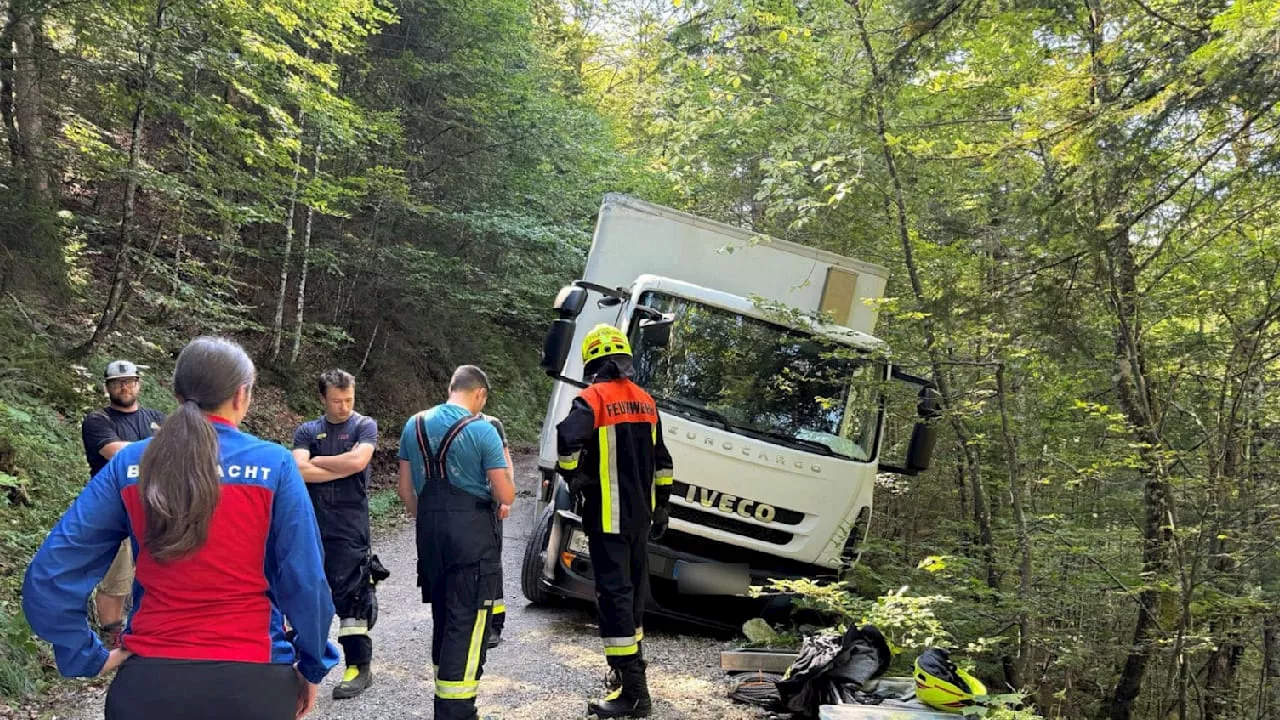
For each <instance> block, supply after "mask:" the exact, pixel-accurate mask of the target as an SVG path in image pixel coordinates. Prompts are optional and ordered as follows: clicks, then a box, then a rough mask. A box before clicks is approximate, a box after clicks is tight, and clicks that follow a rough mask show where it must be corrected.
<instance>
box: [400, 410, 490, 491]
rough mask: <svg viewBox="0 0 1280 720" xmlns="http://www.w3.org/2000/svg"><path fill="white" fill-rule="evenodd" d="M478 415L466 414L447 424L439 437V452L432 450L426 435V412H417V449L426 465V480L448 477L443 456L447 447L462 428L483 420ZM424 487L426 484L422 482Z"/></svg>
mask: <svg viewBox="0 0 1280 720" xmlns="http://www.w3.org/2000/svg"><path fill="white" fill-rule="evenodd" d="M483 419H484V417H483V416H480V415H468V416H467V417H464V418H462V419H461V420H459V421H458V422H456V423H454V424H452V425H450V426H449V429H448V430H446V431H445V433H444V437H442V438H440V452H438V453H436V452H432V450H431V438H429V437H428V436H427V420H426V413H418V422H417V424H416V425H417V427H416V429H417V432H418V449H419V450H421V451H422V461H423V465H424V466H426V471H427V472H426V475H427V477H426V481H427V482H431V481H432V480H445V481H447V480H448V479H449V476H448V468H447V467H446V466H445V457H446V456H447V455H448V454H449V447H450V446H452V445H453V441H454V440H456V439H458V436H459V435H461V434H462V431H463V429H465V428H466V427H467V426H468V425H470V424H471V423H473V422H476V421H478V420H483ZM423 487H424V488H425V487H426V485H425V484H424V485H423Z"/></svg>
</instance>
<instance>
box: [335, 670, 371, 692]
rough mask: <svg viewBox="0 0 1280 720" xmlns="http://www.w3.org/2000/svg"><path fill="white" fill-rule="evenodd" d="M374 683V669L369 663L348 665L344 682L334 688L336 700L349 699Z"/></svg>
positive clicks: (343, 678) (343, 677)
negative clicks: (370, 667) (371, 668)
mask: <svg viewBox="0 0 1280 720" xmlns="http://www.w3.org/2000/svg"><path fill="white" fill-rule="evenodd" d="M372 684H373V671H371V670H370V669H369V666H368V665H348V666H347V670H346V672H345V673H344V674H343V676H342V682H340V683H338V684H337V685H336V686H334V688H333V699H334V700H349V699H351V698H353V697H355V696H357V695H359V694H360V693H362V692H364V691H365V690H366V689H368V687H369V686H370V685H372Z"/></svg>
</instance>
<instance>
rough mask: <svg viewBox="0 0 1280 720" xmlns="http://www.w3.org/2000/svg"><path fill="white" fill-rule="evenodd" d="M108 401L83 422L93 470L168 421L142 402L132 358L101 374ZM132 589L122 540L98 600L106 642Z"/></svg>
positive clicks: (129, 552) (128, 547) (128, 549)
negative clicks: (139, 400)
mask: <svg viewBox="0 0 1280 720" xmlns="http://www.w3.org/2000/svg"><path fill="white" fill-rule="evenodd" d="M102 379H103V383H104V384H105V386H106V390H107V397H108V398H109V399H110V401H111V402H110V404H109V405H107V406H106V407H105V408H102V409H101V410H94V411H93V412H91V413H89V414H88V415H87V416H85V419H84V422H83V423H81V425H80V437H81V439H82V440H83V441H84V458H85V460H87V461H89V476H90V477H92V476H94V475H97V474H98V471H100V470H102V468H104V467H106V466H107V461H109V460H110V459H111V458H112V457H114V456H115V454H116V453H117V452H119V451H120V449H121V448H123V447H124V446H125V445H128V444H129V443H131V442H137V441H138V440H145V439H147V438H149V437H151V435H152V434H153V433H155V431H156V430H159V429H160V424H161V423H163V422H164V413H162V412H160V411H159V410H152V409H150V408H144V407H142V406H141V405H140V404H138V396H139V394H140V393H141V391H142V374H141V373H140V372H138V366H137V365H134V364H133V363H131V362H129V361H128V360H115V361H113V362H111V363H109V364H108V365H107V369H106V370H105V371H104V372H103V374H102ZM132 592H133V547H132V544H131V543H130V542H129V541H128V540H125V541H124V542H122V543H120V549H119V550H118V551H117V552H116V559H115V560H114V561H113V562H112V563H111V567H110V569H108V570H107V574H106V576H105V577H103V579H102V582H101V583H100V584H99V585H98V593H97V597H96V599H95V600H94V604H95V606H96V609H97V614H98V624H99V625H100V626H101V627H102V630H103V633H104V634H105V636H106V637H105V641H106V643H107V644H108V645H111V646H114V644H115V641H116V639H117V638H118V637H119V635H120V630H121V629H122V628H123V627H124V605H125V599H126V598H127V597H128V596H129V595H130V594H131V593H132Z"/></svg>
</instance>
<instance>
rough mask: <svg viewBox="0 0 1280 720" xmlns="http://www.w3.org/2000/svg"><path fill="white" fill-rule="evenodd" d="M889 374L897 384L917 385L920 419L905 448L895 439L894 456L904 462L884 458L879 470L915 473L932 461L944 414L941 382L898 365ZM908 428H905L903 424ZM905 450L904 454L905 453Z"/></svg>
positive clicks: (900, 405)
mask: <svg viewBox="0 0 1280 720" xmlns="http://www.w3.org/2000/svg"><path fill="white" fill-rule="evenodd" d="M890 377H891V378H892V379H893V381H894V383H893V385H892V386H896V387H903V386H905V387H910V388H917V390H916V393H915V396H916V397H915V401H916V417H917V420H916V421H915V422H914V423H913V424H912V427H911V440H910V441H909V442H908V443H907V446H906V448H902V446H901V445H899V444H897V443H896V442H895V443H894V448H895V452H894V453H893V455H894V456H896V457H898V458H901V462H902V464H901V465H895V464H893V462H892V461H891V462H885V461H884V460H883V459H882V460H881V462H880V464H879V470H880V472H890V473H899V474H902V475H916V474H918V473H922V472H924V471H925V470H928V469H929V465H930V464H931V463H932V461H933V449H934V446H935V445H937V443H938V428H937V423H936V421H937V419H938V418H939V417H941V416H942V395H941V394H940V393H939V392H938V386H937V385H935V384H934V383H933V381H931V380H928V379H926V378H922V377H917V376H915V375H910V374H908V373H905V372H903V371H902V370H901V369H899V368H896V367H895V368H893V369H892V372H891V375H890ZM906 399H907V398H906V397H902V398H901V401H900V402H895V403H893V404H894V406H896V407H902V404H905V401H906ZM903 429H904V430H905V428H903ZM904 453H905V457H903V454H904Z"/></svg>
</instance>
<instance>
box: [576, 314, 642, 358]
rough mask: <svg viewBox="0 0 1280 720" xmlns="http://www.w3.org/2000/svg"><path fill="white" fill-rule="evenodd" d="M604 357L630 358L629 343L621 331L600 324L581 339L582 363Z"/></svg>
mask: <svg viewBox="0 0 1280 720" xmlns="http://www.w3.org/2000/svg"><path fill="white" fill-rule="evenodd" d="M606 355H626V356H627V357H630V356H631V342H630V341H629V340H627V336H626V335H623V334H622V331H621V330H619V329H618V328H616V327H614V326H612V325H605V324H603V323H602V324H600V325H597V326H595V327H593V328H591V332H589V333H587V336H586V337H585V338H583V339H582V362H583V364H584V365H585V364H586V363H589V362H591V361H592V360H596V359H598V358H602V357H604V356H606Z"/></svg>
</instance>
